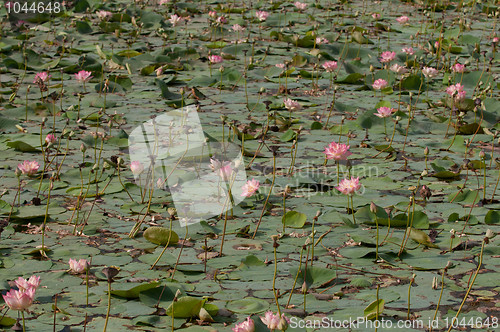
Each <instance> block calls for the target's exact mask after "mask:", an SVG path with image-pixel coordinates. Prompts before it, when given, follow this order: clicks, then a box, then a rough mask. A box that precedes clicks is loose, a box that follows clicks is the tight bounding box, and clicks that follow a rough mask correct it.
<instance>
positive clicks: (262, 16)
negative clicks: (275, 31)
mask: <svg viewBox="0 0 500 332" xmlns="http://www.w3.org/2000/svg"><path fill="white" fill-rule="evenodd" d="M255 16H257V19H258V20H259V21H261V22H263V21H265V20H267V17H268V16H269V13H268V12H266V11H263V10H258V11H256V12H255Z"/></svg>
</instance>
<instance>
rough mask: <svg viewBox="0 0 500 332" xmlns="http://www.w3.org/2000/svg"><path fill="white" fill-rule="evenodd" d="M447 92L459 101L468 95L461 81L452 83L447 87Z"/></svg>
mask: <svg viewBox="0 0 500 332" xmlns="http://www.w3.org/2000/svg"><path fill="white" fill-rule="evenodd" d="M446 93H447V94H448V95H450V97H453V98H454V99H455V100H457V101H459V100H462V99H464V98H465V95H466V92H465V90H464V86H463V85H462V84H460V83H457V84H455V85H450V86H449V87H447V88H446Z"/></svg>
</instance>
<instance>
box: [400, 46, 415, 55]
mask: <svg viewBox="0 0 500 332" xmlns="http://www.w3.org/2000/svg"><path fill="white" fill-rule="evenodd" d="M401 52H403V53H406V54H408V55H413V54H415V51H414V50H413V47H403V48H402V49H401Z"/></svg>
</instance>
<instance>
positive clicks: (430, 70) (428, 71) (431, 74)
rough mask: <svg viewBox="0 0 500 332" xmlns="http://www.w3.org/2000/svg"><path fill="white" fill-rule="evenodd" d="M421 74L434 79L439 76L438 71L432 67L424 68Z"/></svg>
mask: <svg viewBox="0 0 500 332" xmlns="http://www.w3.org/2000/svg"><path fill="white" fill-rule="evenodd" d="M422 74H424V76H425V77H427V78H434V77H436V76H437V75H438V74H439V71H437V70H436V69H434V68H432V67H424V68H423V69H422Z"/></svg>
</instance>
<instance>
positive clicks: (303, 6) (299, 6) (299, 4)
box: [293, 1, 307, 10]
mask: <svg viewBox="0 0 500 332" xmlns="http://www.w3.org/2000/svg"><path fill="white" fill-rule="evenodd" d="M293 5H294V6H295V7H296V8H297V9H298V10H304V9H306V8H307V3H303V2H300V1H295V2H294V3H293Z"/></svg>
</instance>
